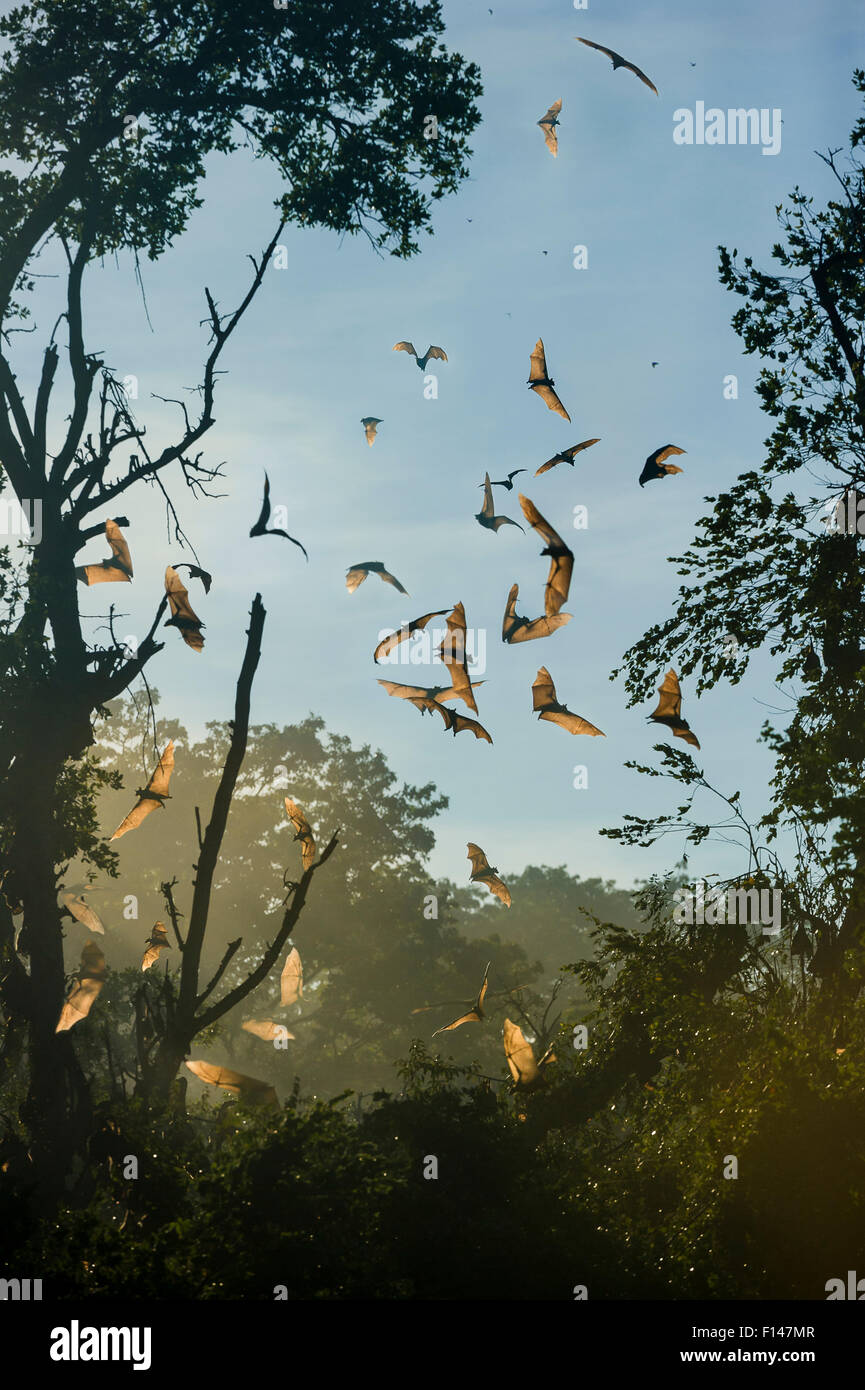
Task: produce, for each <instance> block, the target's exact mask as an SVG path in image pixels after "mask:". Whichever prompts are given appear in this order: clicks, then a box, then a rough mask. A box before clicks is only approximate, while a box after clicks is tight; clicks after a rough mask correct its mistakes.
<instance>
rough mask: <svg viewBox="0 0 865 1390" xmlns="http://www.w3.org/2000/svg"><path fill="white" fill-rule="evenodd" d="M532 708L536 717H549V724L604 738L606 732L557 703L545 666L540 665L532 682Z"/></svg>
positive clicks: (554, 690)
mask: <svg viewBox="0 0 865 1390" xmlns="http://www.w3.org/2000/svg"><path fill="white" fill-rule="evenodd" d="M532 709H533V710H536V711H537V714H538V719H549V721H550V723H551V724H561V726H562V728H563V729H567V731H568V733H569V734H590V735H591V737H592V738H598V737H599V736H600V737H601V738H606V734H604V733H602V732H601V730H600V729H596V728H595V726H594V724H590V723H589V721H588V719H581V718H580V716H579V715H578V714H571V711H570V710H569V709H568V707H567V705H560V704H559V702H558V700H557V699H556V687H555V686H554V685H553V678H552V676H551V675H550V673H549V671H548V670H547V668H546V666H542V667H541V669H540V671H538V674H537V675H536V676H535V679H534V682H533V684H532Z"/></svg>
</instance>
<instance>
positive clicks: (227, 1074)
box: [186, 1061, 278, 1105]
mask: <svg viewBox="0 0 865 1390" xmlns="http://www.w3.org/2000/svg"><path fill="white" fill-rule="evenodd" d="M186 1066H187V1067H188V1068H189V1070H190V1071H191V1072H192V1075H193V1076H197V1077H198V1079H199V1081H206V1082H207V1084H208V1086H221V1087H222V1089H223V1091H228V1092H229V1093H230V1094H231V1095H233V1096H237V1097H238V1099H239V1100H244V1101H247V1102H249V1103H250V1104H253V1105H277V1104H278V1101H277V1096H276V1091H275V1090H274V1088H273V1087H272V1086H271V1084H270V1082H269V1081H258V1080H256V1078H255V1077H254V1076H244V1074H243V1072H240V1071H232V1070H231V1068H230V1067H216V1066H214V1065H213V1063H212V1062H198V1061H193V1062H187V1063H186Z"/></svg>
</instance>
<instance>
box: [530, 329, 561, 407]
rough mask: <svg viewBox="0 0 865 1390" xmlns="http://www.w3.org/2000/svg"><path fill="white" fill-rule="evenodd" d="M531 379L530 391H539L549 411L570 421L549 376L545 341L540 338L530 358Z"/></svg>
mask: <svg viewBox="0 0 865 1390" xmlns="http://www.w3.org/2000/svg"><path fill="white" fill-rule="evenodd" d="M529 363H530V366H529V379H528V382H527V385H528V387H529V390H530V391H537V393H538V395H539V396H540V398H541V400H542V401H543V402H544V405H545V406H546V407H547V410H554V411H555V412H556V414H557V415H561V417H562V419H563V420H568V421H570V418H571V417H570V415H569V414H568V412H567V411H566V410H565V407H564V406H563V405H562V403H561V401H560V400H559V398H558V396H557V395H556V393H555V391H554V390H553V387H554V386H555V384H556V383H555V382H554V381H553V380H552V378H551V377H550V376H549V375H548V374H547V359H546V357H545V355H544V340H543V338H538V341H537V342H536V343H535V350H534V352H533V353H532V354H531V357H530V358H529Z"/></svg>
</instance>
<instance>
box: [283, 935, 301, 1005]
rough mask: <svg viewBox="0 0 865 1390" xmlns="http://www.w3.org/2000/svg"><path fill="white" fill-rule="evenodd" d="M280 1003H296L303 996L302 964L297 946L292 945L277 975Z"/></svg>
mask: <svg viewBox="0 0 865 1390" xmlns="http://www.w3.org/2000/svg"><path fill="white" fill-rule="evenodd" d="M279 996H280V997H279V1002H280V1004H296V1003H297V1001H298V999H300V998H302V997H303V966H302V965H301V961H300V955H299V953H298V950H297V947H296V946H292V948H291V950H290V951H289V953H288V955H287V956H286V958H285V965H284V966H283V967H282V974H281V975H280V977H279Z"/></svg>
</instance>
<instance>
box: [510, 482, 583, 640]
mask: <svg viewBox="0 0 865 1390" xmlns="http://www.w3.org/2000/svg"><path fill="white" fill-rule="evenodd" d="M519 498H520V506H521V507H522V509H523V516H524V517H525V519H526V521H527V522H528V523H529V525H530V526H532V527H534V529H535V530H536V531H537V533H538V535H539V536H542V537H543V539H544V540H545V541H546V545H545V547H544V549H543V550H542V551H541V554H542V555H549V557H550V572H549V575H548V576H547V583H546V587H545V588H544V612H545V613H546V615H547V617H548V618H549V617H552V616H553V615H554V614H556V613H558V612H560V610H561V608H562V605H563V604H565V603H567V601H568V591H569V590H570V587H571V575H572V573H573V570H574V552H573V551H572V550H571V549H570V547H569V546H567V545H565V543H564V541H563V540H562V538H561V536H560V535H559V534H558V533H557V532H556V531H554V530H553V528H552V526H551V525H550V523H549V522H548V521H546V520H545V518H544V517H542V516H541V514H540V512H539V511H538V509H537V507H536V506H535V504H534V502H532V501H531V499H530V498H528V497H524V496H523V495H522V493H520V494H519Z"/></svg>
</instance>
